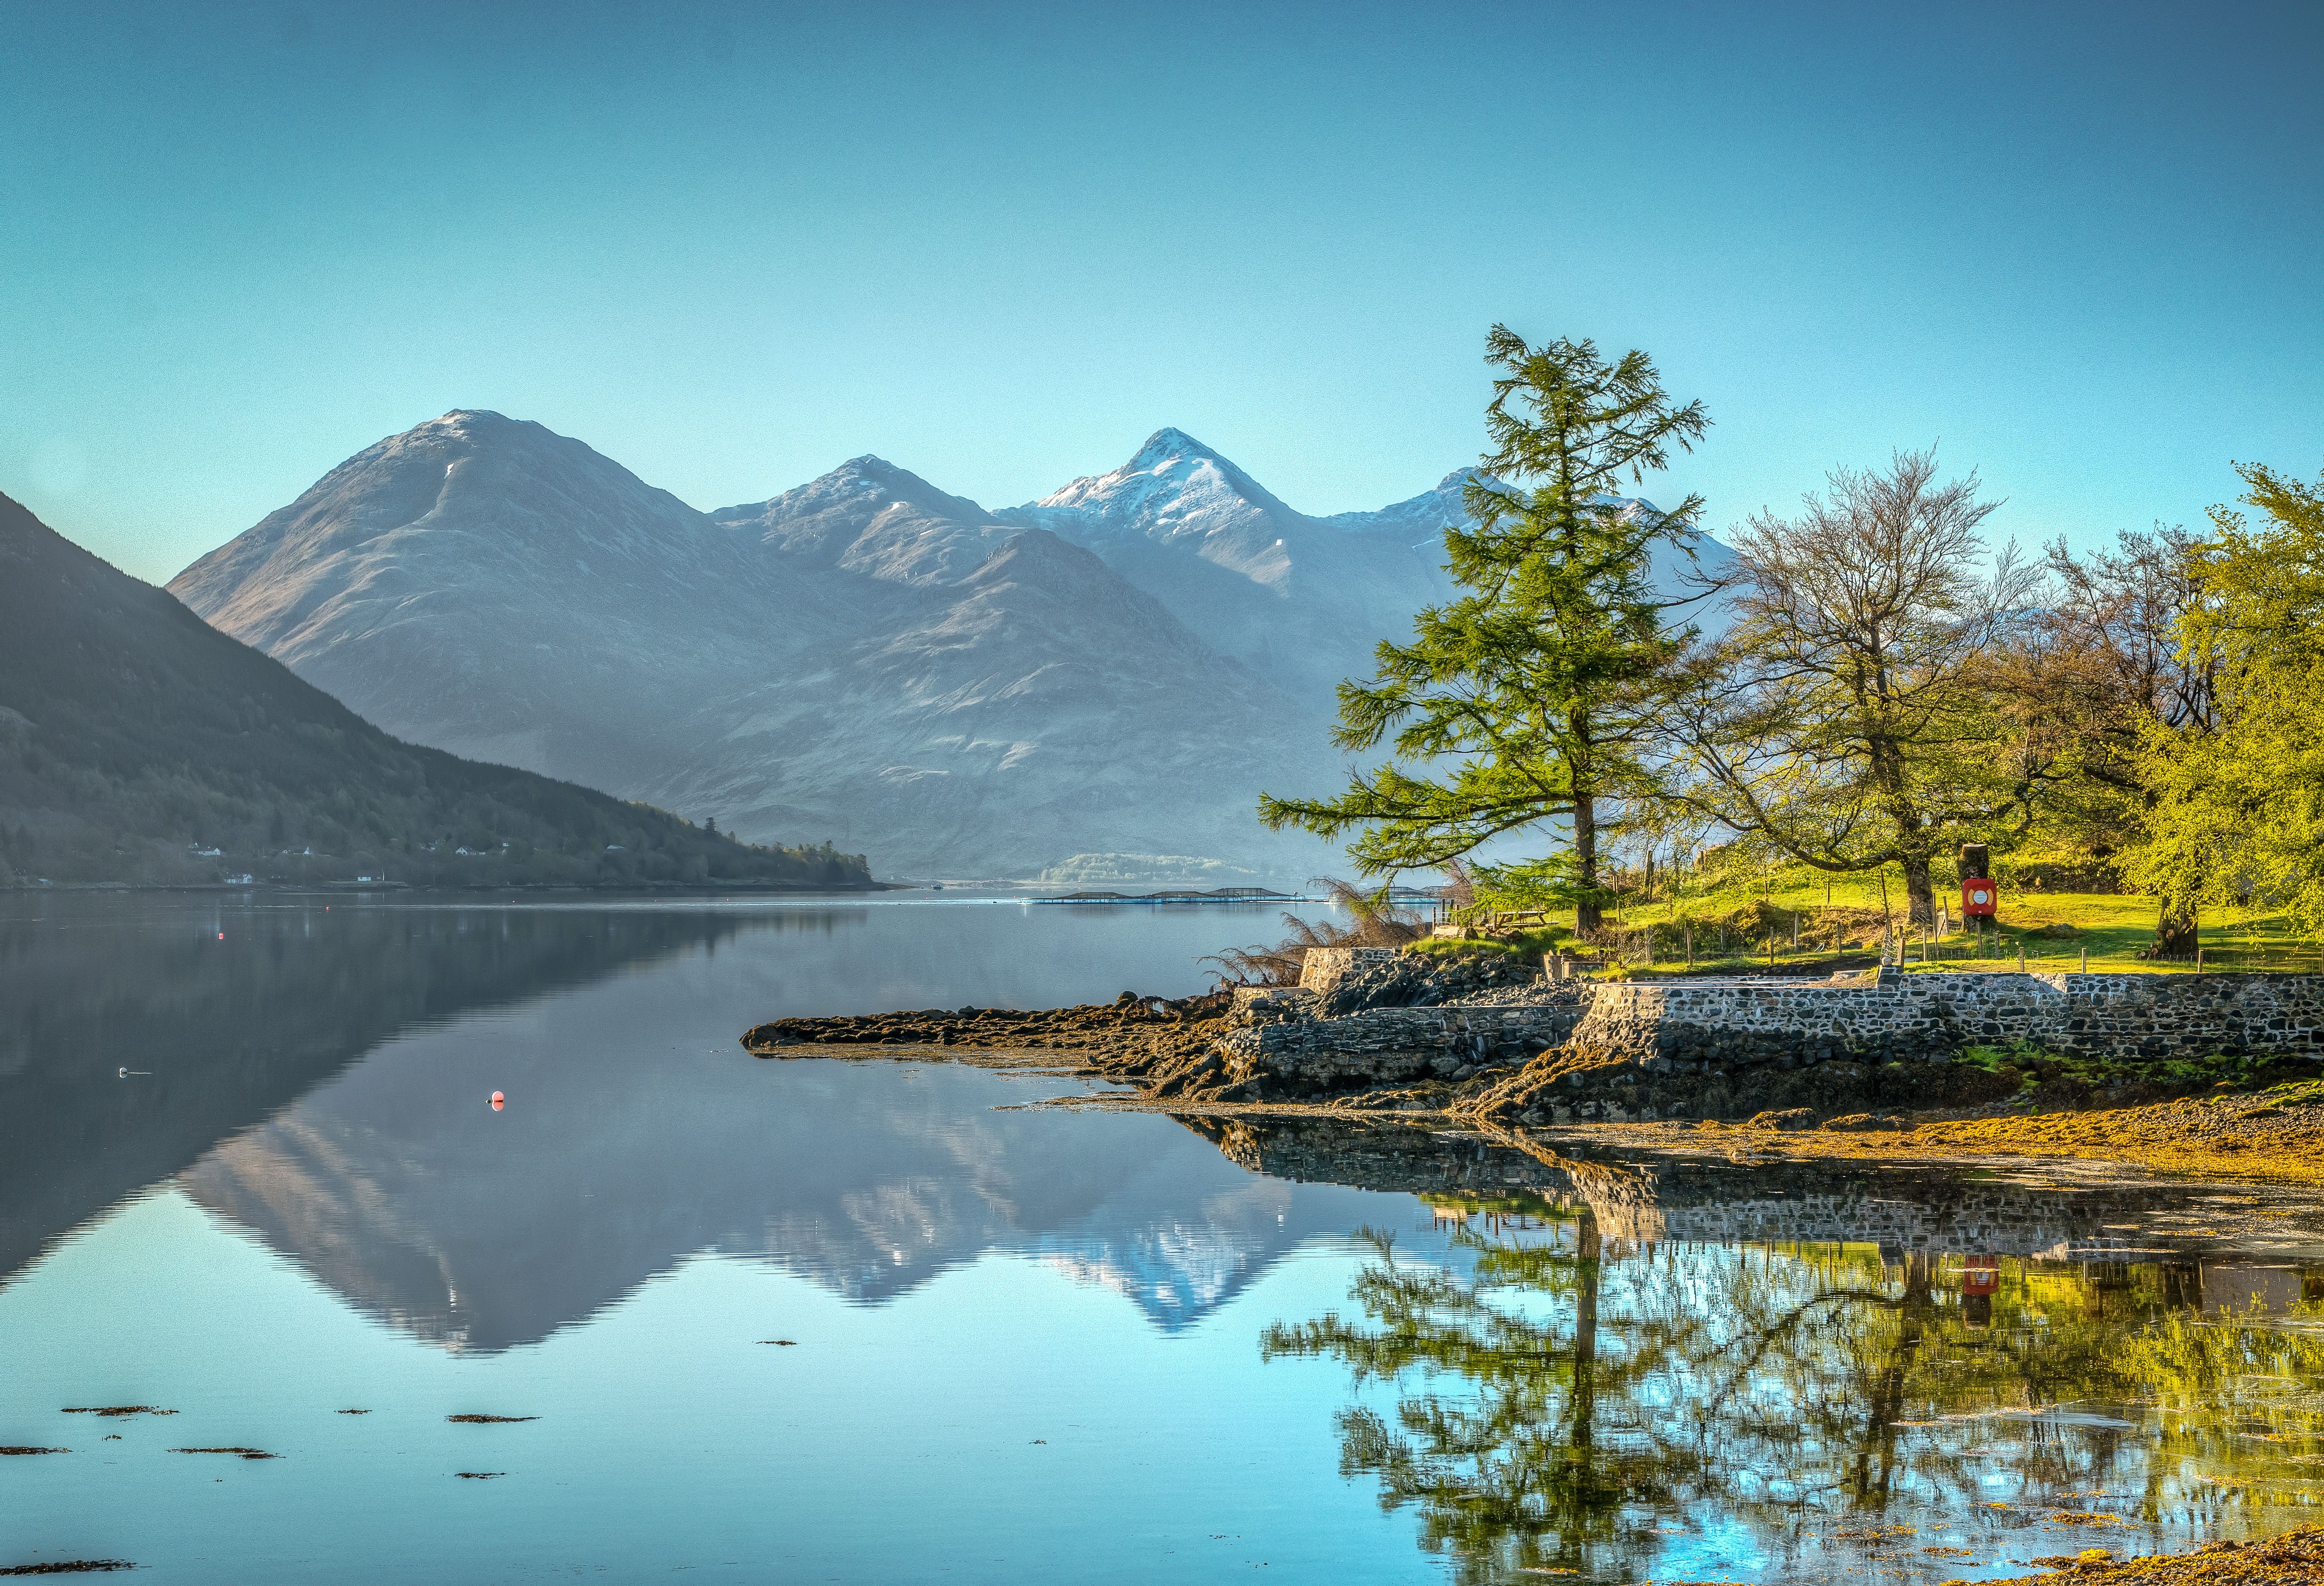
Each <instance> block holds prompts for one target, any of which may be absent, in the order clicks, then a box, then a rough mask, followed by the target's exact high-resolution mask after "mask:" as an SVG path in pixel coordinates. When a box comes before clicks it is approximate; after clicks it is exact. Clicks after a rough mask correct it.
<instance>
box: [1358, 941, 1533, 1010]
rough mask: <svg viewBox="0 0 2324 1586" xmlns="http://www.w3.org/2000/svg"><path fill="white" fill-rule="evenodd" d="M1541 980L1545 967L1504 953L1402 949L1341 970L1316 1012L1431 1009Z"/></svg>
mask: <svg viewBox="0 0 2324 1586" xmlns="http://www.w3.org/2000/svg"><path fill="white" fill-rule="evenodd" d="M1540 979H1541V972H1540V971H1539V970H1538V969H1537V968H1535V966H1534V965H1533V964H1528V963H1526V961H1524V960H1522V959H1519V958H1517V957H1514V956H1512V955H1510V954H1505V953H1478V954H1460V955H1458V956H1453V957H1443V958H1440V957H1437V956H1435V955H1434V954H1425V953H1399V954H1397V955H1396V956H1395V957H1393V958H1390V959H1388V960H1387V961H1385V962H1382V963H1375V964H1362V965H1359V966H1357V967H1355V968H1354V969H1353V970H1352V972H1351V973H1345V974H1342V975H1341V976H1340V977H1339V978H1338V979H1337V980H1336V981H1335V982H1333V984H1332V985H1331V986H1330V988H1329V989H1328V990H1325V991H1321V992H1320V993H1319V994H1318V996H1317V998H1316V1001H1315V1014H1316V1016H1317V1017H1318V1018H1323V1019H1341V1018H1344V1017H1345V1016H1347V1015H1348V1014H1351V1013H1361V1012H1363V1011H1364V1010H1367V1009H1371V1008H1433V1007H1435V1006H1436V1005H1437V1004H1439V1003H1442V1002H1451V1001H1455V1000H1464V999H1473V998H1475V997H1476V996H1477V995H1478V994H1479V993H1480V992H1485V991H1498V990H1502V989H1505V988H1514V987H1518V986H1526V985H1530V984H1532V983H1533V982H1536V981H1538V980H1540Z"/></svg>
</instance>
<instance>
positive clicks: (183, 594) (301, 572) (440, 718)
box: [170, 412, 825, 813]
mask: <svg viewBox="0 0 2324 1586" xmlns="http://www.w3.org/2000/svg"><path fill="white" fill-rule="evenodd" d="M755 571H756V569H754V568H753V567H751V566H749V565H747V564H743V563H738V562H737V560H736V559H735V558H734V557H733V554H732V547H731V546H730V544H729V543H728V537H727V536H725V535H724V534H722V533H721V532H720V531H719V530H718V529H717V528H716V527H715V526H714V525H713V524H712V523H711V522H710V521H709V520H708V519H706V518H705V517H704V516H703V515H702V514H701V513H699V512H696V511H695V510H694V509H693V508H691V507H689V506H687V505H686V504H685V503H683V502H680V501H679V500H678V498H677V497H675V496H673V495H670V494H669V493H667V492H664V491H659V490H656V489H654V488H653V487H652V486H650V485H649V484H645V483H644V482H643V481H641V480H640V479H639V478H637V476H636V475H632V474H631V473H630V472H629V471H628V470H627V469H625V468H623V467H622V466H620V465H619V464H616V463H613V462H612V461H610V460H608V459H607V458H605V457H603V456H599V455H598V454H597V453H595V452H594V451H592V450H590V448H589V447H586V446H584V445H583V444H582V443H581V442H579V441H577V440H572V439H568V438H566V437H564V436H560V435H556V434H552V433H551V432H550V431H549V430H547V429H543V428H542V427H541V426H539V425H538V424H531V423H523V422H519V421H517V420H510V419H504V418H503V417H502V416H501V415H499V414H497V413H485V412H452V413H447V414H446V415H444V416H443V417H442V418H440V419H437V420H430V421H429V422H428V423H425V424H421V425H420V426H418V427H417V428H416V429H410V430H408V431H406V432H405V433H403V434H401V435H397V436H391V437H390V438H387V439H385V440H383V441H381V442H380V443H379V444H378V445H376V446H374V447H369V448H367V449H366V450H364V451H363V452H361V453H359V454H357V455H356V456H353V457H351V458H349V459H348V460H347V461H346V462H345V463H343V464H341V465H340V466H337V468H334V469H332V470H331V472H330V473H328V474H327V475H324V476H323V478H322V479H320V480H319V481H318V482H317V483H316V484H315V485H314V486H313V488H311V489H309V491H307V492H306V493H305V494H303V495H301V496H300V498H299V499H298V500H297V501H295V502H293V503H291V505H289V506H287V507H284V508H283V509H282V510H281V511H280V512H274V513H272V514H271V515H269V516H268V517H267V518H266V519H264V520H263V521H261V522H260V523H259V524H258V525H257V526H256V527H254V528H253V529H251V530H248V531H247V532H246V533H244V534H242V535H239V536H237V537H236V538H235V539H233V540H231V541H229V542H228V543H226V545H224V546H222V547H220V548H219V549H217V550H215V551H213V552H211V553H210V554H209V555H208V556H207V557H204V558H202V559H201V560H199V561H198V562H196V563H195V564H194V565H193V566H191V567H188V568H187V569H186V570H185V571H184V572H182V573H180V574H179V575H178V576H177V577H175V578H173V579H172V580H171V583H170V589H171V593H173V594H175V595H178V596H179V598H180V599H181V600H183V601H184V602H185V603H186V604H188V605H189V606H191V607H192V608H193V609H194V610H195V611H197V612H198V613H201V614H202V615H203V616H204V617H206V618H208V620H209V621H210V622H212V623H214V624H215V625H217V627H219V628H220V629H223V630H224V631H225V632H228V633H231V634H233V635H234V636H235V638H237V639H240V640H243V641H244V642H246V643H249V644H252V645H254V646H256V647H257V648H259V649H261V650H264V651H266V653H267V654H269V655H271V656H272V657H274V658H275V659H278V660H280V661H282V662H283V663H284V664H286V665H288V666H290V667H291V668H292V669H294V670H296V671H297V672H298V673H299V675H300V677H303V678H306V679H308V680H309V682H311V683H314V684H315V685H317V686H318V687H321V688H324V689H327V690H328V691H329V692H331V693H332V694H335V695H337V696H338V697H339V698H341V699H344V700H346V702H347V703H348V704H349V705H353V706H354V707H355V709H356V710H358V711H360V712H362V713H363V714H364V715H365V716H367V717H369V718H370V719H371V720H373V721H375V722H377V723H378V724H380V725H382V726H383V727H385V728H386V729H387V730H388V731H389V732H391V733H396V734H398V735H399V736H402V737H407V738H410V739H413V740H415V741H418V742H425V743H430V744H433V745H435V746H437V747H438V748H442V749H447V750H450V751H452V752H455V753H458V754H465V755H471V756H475V757H476V758H479V759H485V760H493V761H502V762H504V763H507V764H510V765H521V766H523V767H526V768H527V769H529V770H537V771H540V772H543V773H545V774H548V775H551V776H558V777H567V778H571V779H575V780H576V781H580V782H584V783H586V784H587V785H589V786H591V787H595V788H607V789H610V790H613V791H616V792H620V793H622V794H624V795H628V796H635V795H636V794H637V793H638V792H639V790H640V789H641V788H643V787H645V786H646V785H647V784H648V782H649V781H650V779H651V778H652V777H653V775H654V774H655V773H656V772H657V771H659V770H661V769H662V768H663V767H665V766H666V765H667V764H668V763H669V759H670V757H671V755H672V753H673V752H675V745H674V743H673V742H671V741H670V740H669V739H667V738H666V737H665V736H664V735H663V734H662V733H661V731H660V728H661V726H662V724H664V723H665V722H666V721H667V719H668V717H669V711H670V704H671V701H672V700H673V699H683V698H685V697H686V696H687V694H688V692H689V691H690V690H692V689H694V688H696V687H699V686H700V685H701V682H702V680H703V679H704V678H714V677H718V676H722V675H733V673H734V672H736V671H737V670H738V669H748V668H752V667H756V666H758V665H760V664H761V662H762V660H763V659H764V657H765V654H766V651H767V641H766V634H765V625H764V623H763V622H761V621H760V620H759V618H758V613H761V612H770V611H779V612H780V613H782V622H783V625H784V629H785V632H786V635H787V636H788V638H790V639H792V640H794V641H801V640H807V639H810V638H812V637H814V636H818V635H820V634H821V632H823V629H824V626H825V617H824V614H823V613H819V612H818V611H817V610H816V609H815V604H814V600H813V597H812V595H809V593H808V592H807V591H804V590H798V589H778V588H763V587H750V588H738V587H737V581H738V580H746V579H747V578H749V577H750V576H752V574H753V573H754V572H755ZM689 813H715V812H689Z"/></svg>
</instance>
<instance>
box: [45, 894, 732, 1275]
mask: <svg viewBox="0 0 2324 1586" xmlns="http://www.w3.org/2000/svg"><path fill="white" fill-rule="evenodd" d="M32 907H34V908H37V909H38V915H37V917H31V916H30V915H29V911H28V913H27V914H17V915H14V916H12V917H0V1277H5V1276H6V1275H8V1274H12V1273H14V1271H16V1270H17V1269H18V1268H21V1267H22V1266H23V1264H24V1263H25V1262H27V1261H29V1260H30V1259H32V1258H33V1256H35V1255H36V1254H37V1253H38V1252H39V1250H40V1249H42V1246H43V1245H44V1244H45V1243H46V1242H47V1241H49V1240H51V1239H53V1238H55V1237H56V1236H57V1235H59V1234H60V1233H63V1232H64V1231H67V1230H69V1229H71V1228H73V1227H75V1226H76V1225H78V1223H80V1222H83V1221H84V1220H86V1219H87V1218H88V1217H89V1216H91V1215H92V1214H94V1213H97V1212H99V1211H101V1210H103V1209H104V1208H105V1207H106V1206H108V1205H111V1204H113V1203H115V1202H116V1201H118V1200H120V1199H121V1198H122V1197H123V1196H124V1195H127V1194H132V1193H134V1192H135V1191H136V1190H138V1189H140V1188H143V1186H145V1185H150V1184H152V1183H154V1182H155V1181H156V1180H159V1179H163V1178H166V1177H168V1176H170V1175H171V1174H173V1173H175V1172H177V1171H178V1170H179V1169H180V1168H182V1167H184V1166H186V1165H187V1164H189V1163H190V1162H192V1161H193V1160H194V1159H195V1158H197V1157H199V1156H201V1154H202V1153H203V1152H205V1151H207V1150H208V1149H209V1148H211V1147H212V1146H213V1145H215V1144H217V1142H218V1141H219V1140H221V1139H225V1138H226V1137H227V1136H229V1135H231V1134H233V1133H234V1132H235V1131H236V1130H241V1129H244V1128H245V1127H247V1126H248V1125H250V1124H251V1123H253V1122H255V1121H256V1120H260V1119H263V1118H264V1117H266V1116H267V1115H268V1114H269V1113H271V1112H272V1111H274V1110H275V1109H277V1108H279V1107H281V1105H283V1104H284V1103H285V1102H289V1101H291V1099H292V1098H294V1097H296V1096H297V1095H298V1094H299V1093H301V1092H302V1091H305V1090H307V1089H308V1088H309V1087H310V1086H312V1085H313V1084H315V1083H318V1081H320V1080H322V1079H324V1078H326V1077H327V1076H328V1075H330V1074H333V1073H335V1072H337V1070H339V1069H340V1068H342V1067H344V1066H346V1065H347V1064H348V1063H350V1062H352V1061H353V1060H355V1058H357V1057H359V1056H362V1055H363V1054H364V1053H365V1052H367V1051H370V1050H372V1049H373V1048H374V1047H377V1046H379V1045H380V1044H381V1043H382V1042H383V1041H384V1040H386V1039H388V1038H389V1037H392V1036H394V1035H395V1034H396V1033H398V1032H399V1031H402V1030H407V1029H410V1028H415V1027H418V1026H423V1025H427V1024H429V1023H431V1022H440V1021H442V1020H445V1019H451V1018H454V1017H456V1016H457V1015H460V1014H463V1013H466V1012H470V1011H473V1010H477V1009H482V1008H489V1007H495V1006H505V1005H508V1004H511V1003H515V1002H521V1001H522V1000H526V999H528V998H531V997H536V996H539V995H540V994H541V993H543V992H546V991H553V990H556V989H558V988H559V987H566V986H572V985H576V984H579V983H582V982H587V981H592V980H595V979H599V978H601V977H603V976H605V975H608V974H611V973H613V972H614V971H616V970H618V969H620V968H622V967H623V966H625V965H631V964H639V963H642V962H646V961H650V960H652V959H656V958H659V957H664V956H667V955H669V954H673V953H676V952H678V951H680V950H681V949H684V948H687V947H689V946H694V945H702V944H707V943H713V942H715V941H717V940H719V939H721V938H723V937H726V936H732V935H733V933H734V932H735V931H736V930H737V928H738V925H737V923H736V922H735V920H734V919H733V917H720V916H716V915H712V914H704V913H678V912H643V911H641V912H637V913H632V914H625V915H622V916H621V917H618V918H616V919H613V920H611V921H610V922H609V921H608V920H606V919H604V918H597V917H593V918H590V919H589V920H588V921H587V922H586V924H584V923H582V921H581V920H580V917H576V916H573V915H567V914H562V913H558V912H547V911H539V912H536V911H524V910H488V909H478V908H442V909H437V908H396V909H375V908H374V909H366V908H337V909H335V910H332V911H330V912H326V910H325V908H324V905H323V903H322V902H321V901H319V900H318V901H317V902H316V903H314V904H313V905H312V906H311V907H307V906H303V905H298V906H281V905H277V906H273V907H265V906H262V905H256V904H253V903H247V902H243V903H217V904H210V903H206V902H201V901H198V900H193V899H173V900H170V901H169V902H167V903H157V902H156V900H155V899H152V898H150V897H145V898H123V899H107V898H101V897H100V898H69V897H68V898H57V899H41V900H39V902H38V903H37V904H36V905H33V906H32ZM221 933H223V935H222V936H221ZM124 1067H126V1068H129V1069H133V1070H143V1071H145V1072H144V1073H143V1074H136V1075H134V1076H132V1077H128V1078H124V1077H122V1076H121V1074H120V1073H119V1071H120V1070H121V1069H123V1068H124Z"/></svg>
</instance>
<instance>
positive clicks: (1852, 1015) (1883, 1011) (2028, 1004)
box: [1572, 971, 2324, 1066]
mask: <svg viewBox="0 0 2324 1586" xmlns="http://www.w3.org/2000/svg"><path fill="white" fill-rule="evenodd" d="M1572 1038H1573V1040H1574V1042H1575V1043H1576V1044H1577V1045H1580V1046H1586V1047H1596V1048H1600V1049H1603V1050H1606V1051H1609V1052H1637V1053H1640V1054H1642V1055H1643V1054H1646V1053H1652V1054H1653V1055H1654V1056H1659V1057H1665V1058H1671V1059H1674V1060H1676V1061H1680V1062H1705V1061H1707V1062H1712V1063H1718V1064H1720V1065H1738V1064H1740V1065H1749V1064H1754V1063H1766V1062H1774V1063H1779V1064H1782V1065H1785V1066H1790V1065H1796V1064H1802V1063H1812V1062H1820V1061H1825V1060H1829V1059H1831V1058H1838V1057H1855V1058H1864V1057H1877V1058H1879V1059H1882V1060H1895V1059H1912V1058H1924V1059H1926V1058H1940V1059H1941V1058H1944V1057H1948V1056H1951V1055H1952V1054H1953V1053H1955V1052H1957V1051H1959V1050H1960V1048H1962V1047H1970V1046H1979V1045H1996V1046H1997V1045H2001V1044H2004V1043H2006V1042H2011V1041H2030V1042H2033V1043H2034V1044H2035V1045H2037V1046H2041V1047H2047V1048H2049V1049H2050V1050H2052V1051H2053V1052H2060V1053H2080V1054H2086V1055H2089V1056H2106V1057H2114V1058H2147V1059H2153V1058H2162V1057H2172V1056H2207V1055H2209V1054H2211V1053H2216V1052H2254V1053H2267V1054H2271V1055H2274V1056H2324V975H2227V974H2221V975H2190V974H2006V973H2004V974H1910V975H1908V974H1900V973H1895V971H1889V972H1886V973H1884V974H1883V975H1881V976H1880V977H1879V980H1878V981H1877V982H1872V981H1864V982H1853V983H1844V984H1833V983H1831V982H1808V983H1800V984H1788V985H1787V984H1783V983H1780V982H1738V981H1729V982H1708V983H1706V982H1683V983H1677V984H1660V985H1648V984H1641V983H1637V982H1630V983H1618V984H1612V985H1600V986H1597V987H1594V988H1592V989H1591V1003H1590V1011H1589V1014H1588V1016H1587V1017H1585V1018H1584V1019H1582V1021H1581V1022H1580V1024H1579V1025H1577V1026H1576V1027H1575V1029H1574V1032H1573V1037H1572Z"/></svg>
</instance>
